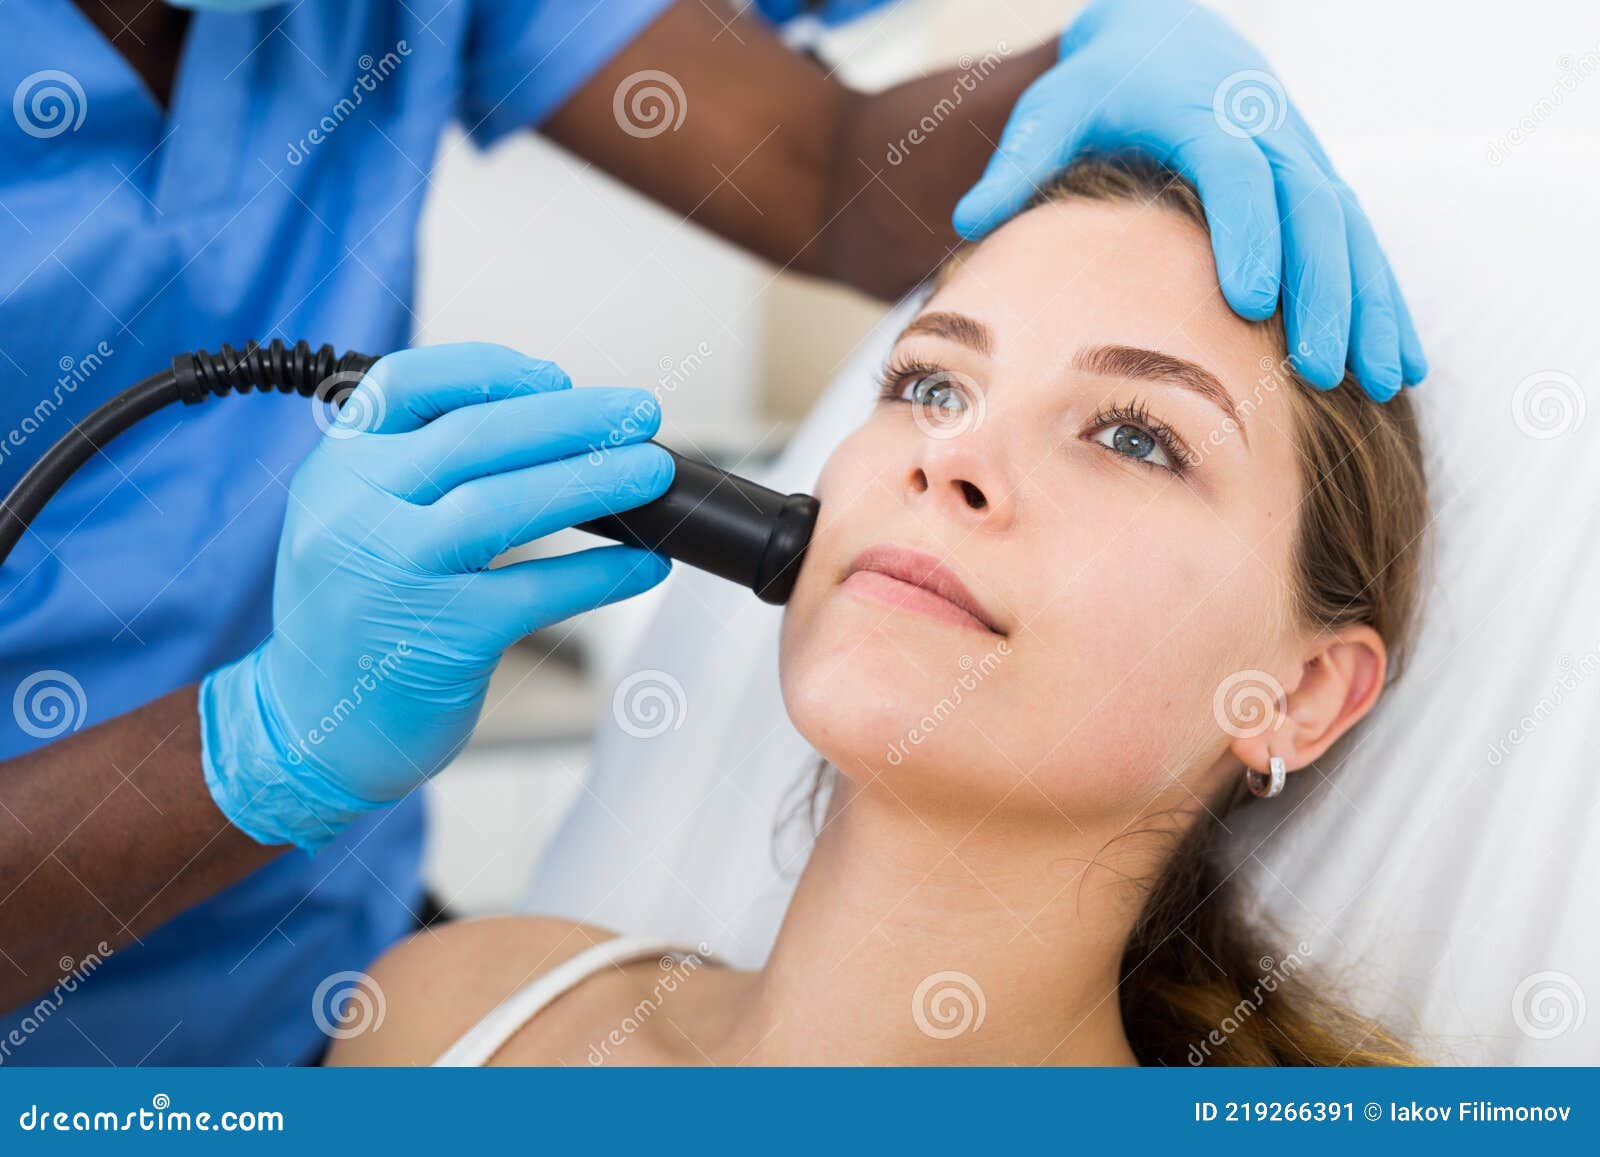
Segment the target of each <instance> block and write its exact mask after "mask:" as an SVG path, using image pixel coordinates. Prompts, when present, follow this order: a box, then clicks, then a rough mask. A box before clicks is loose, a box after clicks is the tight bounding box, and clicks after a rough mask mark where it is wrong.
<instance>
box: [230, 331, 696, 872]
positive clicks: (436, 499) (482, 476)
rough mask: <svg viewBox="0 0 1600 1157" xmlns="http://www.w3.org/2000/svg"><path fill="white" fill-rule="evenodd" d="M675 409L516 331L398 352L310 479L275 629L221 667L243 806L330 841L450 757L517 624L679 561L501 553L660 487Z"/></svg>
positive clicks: (362, 393)
mask: <svg viewBox="0 0 1600 1157" xmlns="http://www.w3.org/2000/svg"><path fill="white" fill-rule="evenodd" d="M659 425H660V411H659V408H658V406H657V403H656V401H655V398H654V397H653V396H651V395H650V394H649V393H648V392H646V391H643V390H633V389H572V388H571V382H570V381H569V380H568V378H567V376H566V374H564V373H563V372H562V371H561V370H560V369H559V368H557V367H556V366H555V365H553V364H551V363H549V362H544V361H538V360H535V359H533V358H528V357H525V356H523V355H522V354H519V353H516V352H515V351H513V350H509V349H506V348H504V347H500V346H493V345H481V344H464V345H452V346H434V347H427V348H422V349H414V350H406V351H403V352H400V353H396V354H392V355H390V356H388V357H385V358H383V359H382V360H380V361H379V362H378V363H377V364H376V365H375V366H374V367H373V368H372V370H371V371H369V373H368V374H367V376H366V377H365V378H364V379H363V380H362V381H361V383H360V385H359V386H358V387H357V388H356V391H355V393H354V394H353V395H352V396H351V398H350V399H349V400H348V401H346V403H345V405H344V408H343V409H342V410H341V411H340V414H339V418H338V420H337V422H336V423H335V424H334V425H333V427H332V428H331V429H330V431H329V432H328V434H327V436H325V437H324V438H323V439H322V441H321V442H320V443H319V444H318V445H317V446H316V448H315V449H314V450H313V451H312V453H311V454H310V455H309V457H308V458H307V459H306V461H305V462H304V463H303V464H302V465H301V467H300V468H299V470H298V471H296V473H295V476H294V479H293V481H292V483H291V484H290V487H289V506H288V512H287V516H286V519H285V523H284V529H283V536H282V539H281V542H280V546H279V553H278V561H277V570H276V578H275V583H274V589H273V628H272V633H271V634H270V635H269V636H268V637H267V639H266V640H265V641H264V642H263V643H262V644H261V645H260V646H258V647H257V648H256V649H255V650H254V651H252V652H251V653H250V654H249V655H246V656H245V657H244V658H242V659H240V660H238V661H237V662H235V663H231V664H229V665H227V666H225V667H222V668H220V669H219V670H217V671H214V672H212V674H210V675H209V676H208V677H207V678H206V679H205V681H204V682H203V683H202V684H201V687H200V695H199V709H200V719H201V741H202V762H203V766H204V770H205V778H206V784H207V786H208V787H209V789H210V791H211V795H212V797H213V799H215V801H216V803H217V805H218V806H219V807H220V808H221V810H222V811H223V813H224V814H225V815H226V816H227V817H228V818H229V819H230V820H231V821H232V822H233V823H234V824H235V825H236V826H238V827H239V828H241V829H242V830H243V831H245V832H246V833H247V834H249V835H250V836H251V837H253V838H254V839H255V840H257V841H259V842H261V843H264V844H285V843H293V844H296V845H298V846H300V847H301V848H304V849H307V850H313V851H314V850H316V849H317V848H319V847H321V846H322V845H323V844H325V843H326V842H327V841H328V840H330V839H332V838H333V837H334V836H335V835H337V834H338V832H339V831H340V830H341V829H342V828H343V827H345V826H346V825H347V824H349V823H350V822H351V821H353V820H354V819H356V818H357V817H358V816H360V815H361V814H363V813H364V812H366V811H369V810H371V809H373V808H376V807H380V806H382V805H384V804H387V803H391V802H393V801H395V800H398V799H400V798H402V797H403V796H405V795H406V794H407V793H408V792H411V791H413V790H415V789H416V788H417V787H419V786H420V785H421V784H422V783H424V782H425V781H426V780H427V779H428V778H429V777H430V776H432V775H433V774H434V773H435V772H437V771H439V770H440V769H441V768H442V767H443V766H444V765H445V764H446V763H448V762H449V761H450V759H451V758H452V757H453V756H454V755H455V754H456V753H457V752H458V751H459V750H460V748H461V746H462V744H463V743H464V742H465V741H466V739H467V737H468V736H469V735H470V734H471V732H472V729H473V727H474V725H475V724H476V722H477V718H478V714H479V711H480V710H481V708H482V705H483V699H484V693H485V691H486V689H487V687H488V683H489V676H490V673H491V672H492V671H493V670H494V668H495V665H496V664H497V663H498V662H499V659H500V656H501V653H502V652H503V651H504V650H505V649H506V648H507V647H508V646H510V644H511V643H513V642H514V641H516V640H517V639H518V638H520V637H521V636H523V635H525V634H527V633H528V632H530V631H532V630H535V629H537V628H539V627H543V626H546V625H548V624H550V623H554V622H556V621H558V620H560V619H564V618H567V617H568V616H570V615H574V614H576V613H578V612H580V611H584V610H588V609H590V608H593V607H597V606H601V605H603V604H606V603H609V602H613V601H616V600H618V599H623V598H627V597H629V596H631V595H635V594H638V593H640V592H641V591H644V590H647V589H648V588H650V587H651V586H653V585H655V584H656V583H657V582H659V581H660V580H661V579H662V578H663V577H665V575H666V574H667V571H668V567H669V563H668V562H667V561H666V560H665V559H663V558H661V557H660V556H658V555H655V554H652V553H650V552H648V551H644V550H640V549H637V548H634V547H629V546H606V547H599V548H596V549H591V550H584V551H580V552H577V553H575V554H571V555H566V556H562V557H557V558H546V559H537V560H533V561H528V562H520V563H516V564H514V565H510V566H506V567H501V568H498V569H495V570H490V569H488V568H489V563H490V561H491V560H492V559H494V558H495V557H496V556H497V555H499V554H500V553H501V552H503V551H505V550H507V549H508V548H510V547H512V546H516V545H518V544H520V543H525V542H528V541H530V540H532V539H535V538H539V537H541V536H543V535H547V534H550V533H552V532H554V531H557V530H560V529H562V528H564V527H568V526H571V525H573V524H574V523H578V522H582V521H584V520H586V519H591V518H596V517H599V516H602V515H605V514H607V513H612V512H616V511H620V510H626V509H630V508H632V507H634V506H638V505H640V504H642V503H645V502H648V501H650V500H652V499H654V498H657V497H659V496H660V495H661V494H662V493H663V492H664V491H665V490H666V488H667V486H668V485H669V484H670V483H671V481H672V476H673V461H672V458H671V456H670V455H669V454H668V453H667V452H666V451H665V450H663V449H662V448H660V447H659V446H655V445H641V444H639V443H644V442H646V441H647V440H648V439H649V438H650V437H651V436H652V435H653V434H654V433H655V431H656V429H657V427H658V426H659ZM596 448H603V450H602V451H601V452H591V451H593V450H595V449H596Z"/></svg>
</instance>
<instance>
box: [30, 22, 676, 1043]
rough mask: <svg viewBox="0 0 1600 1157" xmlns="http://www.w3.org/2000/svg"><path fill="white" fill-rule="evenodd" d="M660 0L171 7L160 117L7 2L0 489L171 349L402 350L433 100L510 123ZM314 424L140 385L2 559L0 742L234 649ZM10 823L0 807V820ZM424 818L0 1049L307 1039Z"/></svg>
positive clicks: (279, 883)
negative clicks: (132, 417) (141, 418)
mask: <svg viewBox="0 0 1600 1157" xmlns="http://www.w3.org/2000/svg"><path fill="white" fill-rule="evenodd" d="M668 2H669V0H393V2H376V0H374V2H371V3H350V2H348V0H300V2H299V3H297V4H293V5H287V4H286V5H283V6H281V7H273V8H269V9H266V10H264V11H260V12H255V13H250V14H223V13H206V12H200V13H198V14H196V15H195V17H194V18H193V21H192V23H191V25H190V32H189V39H188V43H187V45H186V46H185V49H184V53H183V58H182V63H181V65H180V67H179V70H178V76H177V84H176V91H175V92H174V94H173V97H172V106H171V108H170V109H165V110H164V109H163V108H162V107H161V106H160V105H159V104H158V103H157V102H156V100H155V99H154V98H153V97H152V96H151V95H150V93H149V91H148V90H147V89H146V88H145V86H144V84H143V83H142V81H141V80H140V78H139V76H138V75H137V73H135V72H134V71H133V70H132V69H131V68H130V67H129V66H128V64H127V63H126V62H125V61H124V60H123V58H122V57H121V56H120V55H119V54H118V52H117V50H116V49H115V48H114V47H113V46H112V45H111V44H110V43H109V42H108V41H107V40H106V39H105V38H104V37H102V36H101V34H100V33H99V32H98V31H97V30H96V29H95V27H94V26H93V25H92V24H91V23H90V22H89V21H88V20H86V19H85V18H84V17H83V15H82V14H81V13H80V12H79V11H78V9H77V7H76V6H75V5H74V4H72V3H71V2H70V0H7V2H6V3H5V4H4V5H3V6H0V97H3V96H5V95H12V96H13V100H12V108H11V110H10V113H11V115H6V111H5V110H4V109H3V107H0V488H5V489H9V488H10V487H11V486H12V484H14V483H15V482H16V480H17V479H18V478H19V477H20V476H21V474H22V472H23V471H24V470H26V469H27V467H28V466H29V465H30V464H31V463H32V462H33V461H34V459H35V458H36V457H37V456H38V455H39V454H40V453H41V452H42V451H43V450H44V449H45V448H46V447H47V446H48V445H49V444H50V443H51V442H53V441H54V440H55V439H57V438H59V437H60V436H61V435H62V434H64V433H65V432H66V431H67V429H68V428H69V426H70V424H71V423H72V422H73V421H74V420H76V419H78V418H80V417H82V416H83V415H85V414H87V413H88V412H89V411H90V410H91V409H92V408H93V407H94V406H96V405H98V404H99V403H100V402H102V401H104V400H105V399H106V398H108V397H110V396H111V395H112V394H113V393H115V392H116V391H117V390H120V389H122V388H123V387H125V386H128V385H131V384H132V383H133V382H134V381H135V380H137V379H139V378H141V377H144V376H145V375H147V374H151V373H154V372H156V371H157V370H160V369H163V368H165V367H166V365H167V364H168V363H169V361H170V359H171V356H172V355H173V354H174V353H177V352H179V351H183V350H188V349H195V348H202V347H203V348H208V349H213V350H214V349H216V347H217V346H218V345H219V344H221V343H222V342H225V341H226V342H233V343H235V344H239V343H242V342H244V341H245V340H247V339H250V338H257V339H262V340H265V339H268V338H272V337H282V338H285V339H288V340H293V339H298V338H306V339H308V340H310V341H311V342H312V343H313V344H319V343H321V342H325V341H326V342H332V343H333V344H334V345H335V346H336V347H338V348H339V349H341V350H342V349H347V348H348V349H359V350H364V351H371V352H383V351H387V350H392V349H397V348H399V347H401V346H404V345H405V344H406V343H407V338H408V335H409V333H410V329H411V324H410V323H411V305H412V299H413V291H414V280H415V255H416V228H417V217H418V213H419V211H420V209H421V207H422V201H423V197H424V195H425V193H426V191H427V182H428V172H429V169H430V168H431V167H432V164H433V159H434V154H435V150H436V148H437V146H438V143H439V138H440V132H441V129H442V128H443V127H444V125H445V123H446V122H447V121H448V120H450V119H451V118H455V119H456V120H458V121H459V122H460V123H462V124H463V125H464V126H465V127H466V128H467V129H468V131H469V132H470V133H471V136H472V139H473V140H474V141H475V142H476V143H478V144H486V143H488V142H490V141H493V140H494V139H496V138H497V137H499V136H501V135H503V134H505V133H507V132H510V131H511V130H513V129H516V128H519V127H521V126H526V125H533V124H537V123H538V122H539V121H540V120H541V119H542V118H544V117H546V116H548V115H549V114H550V113H551V112H552V111H553V110H554V109H555V108H556V107H557V106H558V105H559V104H560V103H561V102H562V101H563V100H564V99H565V98H566V97H567V96H568V95H570V94H571V93H572V92H573V90H574V89H576V88H577V87H578V86H580V85H581V84H583V83H584V82H585V81H586V80H587V79H589V77H590V76H592V75H593V73H594V72H595V71H596V70H597V69H598V68H599V67H601V65H603V64H604V63H605V62H606V61H607V60H608V59H609V58H610V57H611V56H612V55H614V54H615V53H616V52H617V51H618V50H619V49H620V48H621V47H622V46H623V45H625V44H626V43H627V42H628V41H629V40H630V39H632V38H633V37H634V36H635V35H636V34H637V33H638V32H640V31H641V30H642V29H643V28H644V26H645V25H646V24H647V23H648V22H649V21H651V20H652V19H654V18H655V17H656V16H657V15H658V14H659V13H660V11H661V10H663V9H664V8H665V7H666V6H667V3H668ZM534 200H535V198H533V197H531V196H530V198H529V201H530V204H532V203H533V202H534ZM503 224H504V225H505V226H507V227H510V226H512V225H514V224H515V222H511V221H507V222H504V223H503ZM535 352H536V351H535ZM317 435H318V429H317V426H316V424H315V423H314V421H313V416H312V412H311V407H309V406H308V405H307V404H306V403H305V402H303V401H299V400H297V399H287V398H281V397H275V396H274V397H261V396H256V395H252V396H249V397H243V398H232V399H229V400H228V401H226V402H223V403H220V404H216V405H210V406H201V407H195V408H189V407H175V408H172V409H169V410H167V411H165V412H163V413H162V414H160V415H158V416H156V417H154V418H152V419H149V420H147V421H145V422H144V423H142V424H141V425H140V426H139V427H137V428H136V429H135V430H133V431H131V432H130V433H128V434H126V435H124V436H123V437H122V438H120V439H118V440H117V441H116V442H115V443H113V444H112V445H111V446H110V447H109V448H108V450H107V452H106V453H105V454H104V455H103V456H101V457H99V458H97V459H96V460H95V461H93V462H91V463H90V464H88V465H87V466H85V467H84V468H83V469H82V470H81V471H79V473H78V474H77V475H76V476H75V477H74V478H73V479H72V480H71V481H70V482H69V483H68V484H67V486H66V487H65V489H63V490H62V492H61V493H60V495H59V496H58V497H57V498H56V499H55V500H54V501H53V502H52V503H51V504H50V506H49V507H48V508H47V509H46V510H45V511H44V514H43V515H42V516H41V517H40V518H39V520H38V521H37V523H36V524H35V527H34V529H35V530H36V531H37V532H38V533H37V535H29V536H26V537H25V538H24V539H23V541H22V543H21V544H20V545H19V546H18V548H17V549H16V551H15V552H14V553H13V554H12V556H11V559H10V561H9V562H7V563H6V565H5V566H4V568H0V701H3V702H4V703H7V704H11V705H12V708H13V709H12V710H9V711H7V710H3V709H0V756H6V757H9V756H13V755H16V754H18V753H20V752H23V751H27V750H29V749H30V748H33V747H37V746H38V745H40V744H42V743H46V742H49V741H50V740H51V739H52V738H54V737H56V736H57V735H58V734H62V733H65V732H66V731H68V730H72V729H77V728H79V727H82V726H85V725H90V724H94V723H97V722H99V721H101V720H104V719H109V718H111V717H113V716H115V715H119V714H121V713H123V712H125V711H128V710H129V709H131V708H134V707H138V706H140V705H141V704H143V703H146V702H148V701H149V700H151V699H153V698H156V697H158V696H160V695H162V694H164V693H166V692H168V691H170V690H172V689H174V688H176V687H180V686H183V685H184V684H188V683H193V682H195V681H197V680H198V679H199V678H200V677H201V676H202V675H204V674H205V673H206V672H207V671H209V670H211V669H212V668H214V667H216V666H217V665H219V664H221V663H224V662H226V661H228V660H231V659H234V658H236V657H238V656H240V655H243V654H244V653H245V652H247V651H249V650H250V649H251V648H252V647H254V646H255V645H256V644H257V643H258V642H260V640H261V639H262V637H263V636H264V635H265V634H266V633H267V631H268V630H269V626H270V619H269V608H270V597H271V588H272V571H273V559H274V556H275V554H276V548H277V539H278V532H279V529H280V526H281V523H282V519H283V512H284V502H285V496H286V490H285V486H286V484H287V482H288V480H289V476H290V475H291V474H292V473H293V471H294V468H295V466H296V465H297V464H298V463H299V462H300V460H301V459H302V458H303V457H304V455H305V454H306V452H307V450H308V449H309V448H310V447H311V445H312V443H313V441H314V440H315V438H316V437H317ZM329 626H330V629H337V624H330V625H329ZM19 688H20V689H22V691H23V694H22V695H21V696H20V697H18V694H17V693H18V690H19ZM124 790H127V789H124ZM126 802H127V801H119V803H126ZM132 806H133V807H134V808H137V807H138V806H139V804H138V801H137V800H135V801H134V802H133V804H132ZM26 819H27V817H25V816H23V817H11V816H9V815H7V814H5V812H4V810H3V809H0V839H5V838H7V835H6V833H7V831H8V829H9V830H11V831H13V832H15V831H17V830H18V829H16V828H15V827H14V825H16V824H18V823H20V822H25V821H26ZM148 820H149V822H150V823H151V824H152V825H155V824H159V823H160V822H161V820H160V817H159V816H156V815H153V814H152V815H151V816H149V817H148ZM422 834H423V814H422V808H421V803H420V796H415V797H413V800H412V801H411V802H408V803H405V804H402V805H401V806H399V807H396V808H394V809H392V810H389V811H386V812H382V813H378V814H375V815H373V816H372V817H370V818H368V819H367V820H365V821H363V822H361V823H358V824H357V825H355V826H354V827H353V828H351V829H350V830H349V831H348V832H346V833H345V834H344V836H343V837H342V838H341V839H339V840H337V841H336V842H335V843H334V844H332V845H331V846H330V847H328V848H327V849H326V850H325V851H323V852H322V853H321V854H320V855H318V856H315V857H309V856H306V855H304V854H302V853H299V852H291V853H289V854H288V855H285V856H283V857H281V858H279V859H277V860H276V861H274V862H273V863H272V864H270V865H269V866H268V867H266V868H264V869H263V870H261V871H259V872H257V873H255V874H254V875H253V876H250V877H249V878H247V879H245V880H243V881H241V882H240V883H238V884H237V885H235V886H234V887H232V888H230V889H228V890H227V891H225V892H223V893H221V894H220V895H218V896H217V897H215V898H214V899H212V900H210V901H209V902H207V903H205V904H202V905H200V906H199V907H198V908H195V909H194V910H192V911H190V912H188V913H186V914H185V915H183V916H181V917H179V918H178V919H176V920H173V921H172V922H171V923H169V924H167V925H165V926H163V927H161V928H159V929H156V930H154V931H152V932H149V933H146V934H145V935H144V936H143V937H142V943H138V944H129V945H128V946H127V947H126V948H123V949H119V950H118V951H117V952H116V953H115V955H113V956H112V957H111V958H110V959H109V961H108V962H107V963H105V964H104V965H103V966H101V967H99V968H98V969H96V970H95V971H94V972H93V973H92V975H91V976H90V978H89V980H88V981H87V983H84V984H79V985H77V987H76V990H75V991H73V992H71V993H70V995H67V996H66V997H65V999H64V1000H60V1001H57V1000H54V999H52V998H49V997H47V998H46V999H45V1001H44V1002H43V1004H41V1005H39V1006H29V1008H27V1009H22V1010H14V1011H12V1012H11V1013H10V1014H9V1015H6V1016H3V1017H0V1043H3V1044H5V1046H6V1047H5V1048H4V1049H0V1058H3V1063H9V1064H90V1065H98V1064H107V1063H110V1064H117V1065H133V1064H139V1063H143V1064H168V1065H189V1064H257V1063H259V1064H264V1065H282V1064H294V1063H300V1062H305V1061H307V1060H310V1059H313V1058H314V1057H315V1056H316V1055H317V1053H318V1052H319V1051H320V1049H321V1046H322V1045H324V1044H325V1043H326V1038H325V1037H324V1036H323V1035H322V1034H321V1032H319V1030H318V1027H317V1023H316V1019H315V1017H314V1013H313V1008H312V997H313V994H314V992H315V990H316V988H317V986H318V984H319V982H321V981H323V980H324V979H325V978H326V977H328V976H330V975H331V974H333V973H336V972H339V971H341V970H346V969H363V968H365V967H367V965H368V964H369V963H370V962H371V961H372V959H373V958H374V957H375V956H376V955H377V954H378V953H379V952H381V951H382V950H383V949H384V948H385V947H386V946H387V945H389V944H390V943H392V942H393V941H394V940H395V939H396V938H397V937H399V936H401V935H402V934H404V933H405V932H406V931H408V930H409V928H410V927H411V926H412V924H413V920H414V913H415V911H416V909H417V906H418V902H419V899H420V897H421V893H422V888H421V881H420V874H419V862H420V857H421V846H422ZM3 902H4V898H3V895H0V903H3ZM122 915H124V916H126V915H129V914H127V913H124V914H122ZM106 920H107V936H108V938H109V935H110V932H111V929H112V927H113V924H112V917H110V916H107V918H106ZM97 939H98V938H97ZM0 947H3V946H0ZM94 947H95V945H94V944H93V943H85V944H82V945H76V946H72V945H64V946H63V950H64V951H69V950H70V954H71V955H73V956H74V957H75V958H81V957H83V956H85V955H86V954H87V953H89V952H91V951H93V950H94ZM51 1005H56V1006H57V1007H49V1006H51Z"/></svg>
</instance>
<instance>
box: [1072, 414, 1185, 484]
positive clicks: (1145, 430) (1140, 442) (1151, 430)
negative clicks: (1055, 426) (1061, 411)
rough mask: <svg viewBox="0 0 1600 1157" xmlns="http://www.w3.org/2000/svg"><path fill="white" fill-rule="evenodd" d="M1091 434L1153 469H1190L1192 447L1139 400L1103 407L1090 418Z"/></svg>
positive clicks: (1115, 451)
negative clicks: (1190, 448) (1190, 449)
mask: <svg viewBox="0 0 1600 1157" xmlns="http://www.w3.org/2000/svg"><path fill="white" fill-rule="evenodd" d="M1089 436H1090V439H1091V440H1092V441H1093V442H1095V443H1096V444H1097V445H1100V446H1104V447H1106V449H1108V450H1110V451H1111V452H1112V453H1113V454H1116V455H1118V456H1119V457H1122V458H1129V459H1132V460H1133V461H1135V462H1138V463H1139V464H1141V465H1143V466H1148V467H1151V468H1152V469H1156V470H1165V471H1167V472H1168V473H1171V474H1177V475H1180V476H1181V475H1183V474H1184V473H1186V472H1187V471H1188V469H1189V465H1190V454H1189V448H1188V446H1186V445H1185V444H1184V441H1183V439H1182V438H1180V437H1178V434H1177V432H1176V431H1175V430H1173V429H1172V427H1171V426H1168V425H1167V424H1166V423H1165V422H1163V421H1161V420H1160V419H1159V418H1157V417H1155V416H1153V415H1152V414H1151V413H1150V411H1149V409H1147V408H1146V406H1145V404H1144V403H1143V402H1141V401H1138V400H1135V401H1133V402H1131V403H1129V404H1126V405H1116V406H1103V407H1101V409H1100V411H1099V412H1098V413H1097V414H1095V416H1094V418H1093V419H1092V420H1091V421H1090V424H1089Z"/></svg>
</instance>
